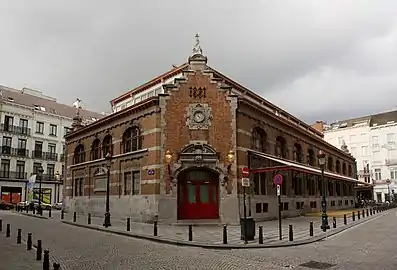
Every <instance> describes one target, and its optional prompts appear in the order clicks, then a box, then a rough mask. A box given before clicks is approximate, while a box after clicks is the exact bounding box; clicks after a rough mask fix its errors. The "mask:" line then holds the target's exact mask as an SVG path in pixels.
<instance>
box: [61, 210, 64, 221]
mask: <svg viewBox="0 0 397 270" xmlns="http://www.w3.org/2000/svg"><path fill="white" fill-rule="evenodd" d="M64 218H65V212H64V211H63V209H62V210H61V219H64Z"/></svg>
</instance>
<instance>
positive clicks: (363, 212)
mask: <svg viewBox="0 0 397 270" xmlns="http://www.w3.org/2000/svg"><path fill="white" fill-rule="evenodd" d="M362 216H363V218H365V210H364V209H363V211H362Z"/></svg>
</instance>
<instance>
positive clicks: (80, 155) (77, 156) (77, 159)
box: [73, 144, 85, 164]
mask: <svg viewBox="0 0 397 270" xmlns="http://www.w3.org/2000/svg"><path fill="white" fill-rule="evenodd" d="M73 159H74V164H78V163H82V162H84V161H85V151H84V145H82V144H79V145H78V146H77V147H76V148H75V149H74V156H73Z"/></svg>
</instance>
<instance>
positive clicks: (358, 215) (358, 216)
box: [357, 211, 360, 219]
mask: <svg viewBox="0 0 397 270" xmlns="http://www.w3.org/2000/svg"><path fill="white" fill-rule="evenodd" d="M357 219H360V211H357Z"/></svg>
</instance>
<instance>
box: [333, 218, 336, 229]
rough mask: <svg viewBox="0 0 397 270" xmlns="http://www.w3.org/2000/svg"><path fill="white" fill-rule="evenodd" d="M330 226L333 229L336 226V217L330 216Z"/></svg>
mask: <svg viewBox="0 0 397 270" xmlns="http://www.w3.org/2000/svg"><path fill="white" fill-rule="evenodd" d="M332 227H333V228H334V229H335V228H336V217H333V218H332Z"/></svg>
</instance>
